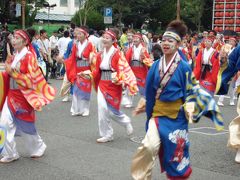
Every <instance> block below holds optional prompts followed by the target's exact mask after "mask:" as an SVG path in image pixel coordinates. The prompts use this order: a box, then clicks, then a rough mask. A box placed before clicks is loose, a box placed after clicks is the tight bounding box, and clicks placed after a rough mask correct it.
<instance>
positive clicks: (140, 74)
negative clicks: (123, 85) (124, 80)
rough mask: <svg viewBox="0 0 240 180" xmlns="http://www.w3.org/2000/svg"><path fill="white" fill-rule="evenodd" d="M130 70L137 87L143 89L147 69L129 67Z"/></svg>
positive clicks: (144, 67) (143, 67)
mask: <svg viewBox="0 0 240 180" xmlns="http://www.w3.org/2000/svg"><path fill="white" fill-rule="evenodd" d="M131 69H132V71H133V73H134V75H135V76H136V79H137V85H138V86H141V87H145V83H146V77H147V73H148V69H147V67H146V66H145V65H144V66H142V67H136V66H131Z"/></svg>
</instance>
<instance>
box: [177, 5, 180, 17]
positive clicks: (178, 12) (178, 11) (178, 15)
mask: <svg viewBox="0 0 240 180" xmlns="http://www.w3.org/2000/svg"><path fill="white" fill-rule="evenodd" d="M177 20H180V0H177Z"/></svg>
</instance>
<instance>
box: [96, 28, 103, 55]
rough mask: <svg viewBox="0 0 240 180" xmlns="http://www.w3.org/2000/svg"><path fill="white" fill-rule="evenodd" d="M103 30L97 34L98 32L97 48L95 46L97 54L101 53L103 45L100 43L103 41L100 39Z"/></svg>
mask: <svg viewBox="0 0 240 180" xmlns="http://www.w3.org/2000/svg"><path fill="white" fill-rule="evenodd" d="M104 32H105V31H104V30H100V31H99V32H98V34H99V36H100V37H99V43H98V46H97V51H98V52H100V51H103V43H102V40H103V37H102V35H103V34H104Z"/></svg>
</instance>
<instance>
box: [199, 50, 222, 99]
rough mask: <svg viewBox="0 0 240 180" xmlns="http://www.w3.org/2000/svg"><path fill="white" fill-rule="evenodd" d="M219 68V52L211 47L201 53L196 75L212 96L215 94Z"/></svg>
mask: <svg viewBox="0 0 240 180" xmlns="http://www.w3.org/2000/svg"><path fill="white" fill-rule="evenodd" d="M219 68H220V62H219V59H218V52H217V51H216V50H215V49H213V48H212V47H211V48H209V49H207V48H204V49H203V50H200V51H199V53H198V55H197V57H196V66H195V68H194V74H195V77H196V79H197V80H199V82H200V85H201V86H202V87H203V88H205V89H206V90H207V91H208V92H209V93H210V94H212V95H213V94H214V92H215V88H216V83H217V75H218V71H219Z"/></svg>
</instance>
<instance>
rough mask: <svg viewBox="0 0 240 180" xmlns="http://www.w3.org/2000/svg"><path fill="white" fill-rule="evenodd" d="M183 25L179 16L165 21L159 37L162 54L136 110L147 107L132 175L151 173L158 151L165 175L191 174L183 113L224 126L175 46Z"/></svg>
mask: <svg viewBox="0 0 240 180" xmlns="http://www.w3.org/2000/svg"><path fill="white" fill-rule="evenodd" d="M186 31H187V27H186V26H185V24H184V23H183V22H181V21H177V20H175V21H172V22H171V23H170V24H169V25H168V28H167V30H166V32H165V33H164V35H163V39H162V43H161V46H162V50H163V54H164V55H163V57H162V58H161V59H160V60H158V61H156V62H155V63H154V64H153V65H152V67H151V68H150V70H149V72H148V75H147V80H146V103H145V105H144V103H143V102H140V104H139V106H138V107H137V109H136V110H135V113H136V114H139V113H140V112H142V111H145V110H146V113H147V122H146V130H147V132H146V135H145V138H144V140H143V141H142V145H141V146H140V147H139V148H138V150H137V153H136V154H135V155H134V158H133V161H132V166H131V174H132V177H133V178H134V179H135V180H150V179H151V174H152V168H153V166H154V161H155V159H156V157H157V155H159V159H160V164H161V170H162V172H164V171H165V172H166V175H167V178H168V179H187V178H188V177H189V176H190V174H191V172H192V169H191V166H190V159H189V139H188V118H189V119H192V120H193V121H194V122H197V121H198V120H199V118H200V116H202V115H205V116H207V117H209V118H211V119H212V120H213V122H214V124H215V126H216V128H217V129H218V130H222V129H223V122H222V116H221V114H220V111H219V108H218V107H217V106H216V103H215V101H214V99H213V98H212V97H211V95H210V94H208V93H207V92H206V91H204V90H202V89H200V87H199V85H197V84H196V83H195V80H194V77H193V76H192V71H191V67H190V66H189V64H188V62H187V61H186V58H185V56H184V55H183V53H182V52H181V51H179V50H178V47H179V46H180V43H181V40H182V38H183V37H184V36H185V34H186ZM190 102H191V103H190ZM189 104H193V107H194V109H195V110H194V111H193V113H192V114H190V111H189V110H188V109H187V107H188V105H189ZM187 112H189V114H188V113H187Z"/></svg>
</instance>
